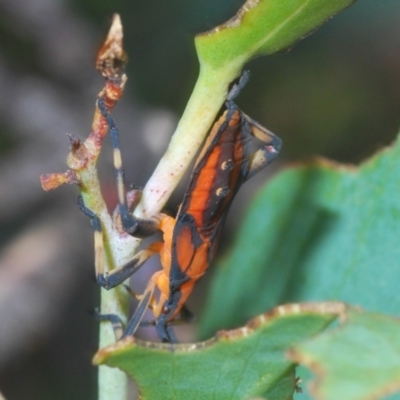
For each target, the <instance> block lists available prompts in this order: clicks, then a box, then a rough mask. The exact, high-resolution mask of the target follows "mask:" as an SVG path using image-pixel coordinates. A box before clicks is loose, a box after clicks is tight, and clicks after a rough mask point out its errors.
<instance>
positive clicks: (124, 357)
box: [94, 303, 346, 400]
mask: <svg viewBox="0 0 400 400" xmlns="http://www.w3.org/2000/svg"><path fill="white" fill-rule="evenodd" d="M345 312H346V308H345V306H344V305H343V304H341V303H320V304H313V303H309V304H293V305H287V306H280V307H277V308H275V309H273V310H271V311H270V312H269V313H267V314H263V315H261V316H260V317H257V318H255V319H253V320H252V321H250V322H249V323H248V324H247V325H246V326H245V327H243V328H240V329H237V330H234V331H222V332H220V333H219V334H218V335H217V336H216V337H215V338H213V339H210V340H208V341H206V342H201V343H196V344H176V345H167V344H161V343H151V342H143V341H139V340H135V339H134V338H132V337H129V338H127V339H125V340H123V341H120V342H118V343H117V344H115V345H113V346H109V347H107V348H104V349H102V350H100V351H99V352H98V354H97V355H96V357H95V360H94V362H95V363H96V364H106V365H108V366H111V367H118V368H120V369H122V370H124V371H125V372H126V373H127V374H129V375H131V376H132V378H133V379H134V380H135V382H136V384H137V386H138V388H139V391H140V394H141V398H142V399H144V400H153V399H154V400H164V399H165V400H167V399H168V400H170V399H177V400H179V399H182V400H191V399H197V400H198V399H201V400H208V399H210V400H211V399H218V400H228V399H229V400H243V399H248V398H251V397H252V398H254V397H257V396H259V397H260V396H268V397H267V398H268V399H269V400H289V399H291V398H292V395H293V392H294V390H295V386H296V381H295V375H294V363H293V362H291V361H290V360H288V358H287V357H285V353H286V351H287V350H288V349H289V348H290V347H291V346H293V345H294V344H296V343H298V342H300V341H301V340H304V339H306V338H309V337H310V336H313V335H315V334H316V333H318V332H320V331H322V330H324V329H325V328H326V326H327V325H329V324H330V323H331V322H332V321H333V320H334V319H335V318H336V317H337V316H338V315H341V316H343V314H345Z"/></svg>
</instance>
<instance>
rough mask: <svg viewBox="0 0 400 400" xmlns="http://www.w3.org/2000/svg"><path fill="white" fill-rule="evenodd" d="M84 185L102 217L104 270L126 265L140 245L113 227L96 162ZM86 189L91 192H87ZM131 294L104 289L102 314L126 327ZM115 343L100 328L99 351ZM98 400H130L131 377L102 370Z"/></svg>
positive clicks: (89, 200) (121, 289)
mask: <svg viewBox="0 0 400 400" xmlns="http://www.w3.org/2000/svg"><path fill="white" fill-rule="evenodd" d="M80 177H81V181H82V183H83V185H82V188H83V189H82V190H81V194H82V197H83V200H84V202H85V205H86V206H87V207H88V208H90V209H91V210H92V211H93V212H94V213H96V215H98V216H99V218H100V220H101V223H102V230H103V239H104V245H105V248H104V261H105V270H106V271H108V270H111V269H112V268H114V267H115V266H117V265H123V264H124V263H126V262H127V261H128V260H129V259H130V258H132V256H133V255H134V253H135V250H136V247H137V245H138V243H139V240H138V239H135V238H133V237H131V236H129V235H127V234H121V233H119V232H118V231H117V230H116V229H115V228H114V226H113V223H112V219H111V216H110V215H109V213H108V211H107V207H106V204H105V203H104V200H103V196H102V194H101V190H100V184H99V180H98V176H97V169H96V160H93V162H92V163H90V164H89V165H88V166H87V168H85V169H84V170H82V171H81V173H80ZM85 188H90V190H89V191H86V190H85ZM129 298H130V296H129V294H128V292H127V291H126V290H125V288H124V286H123V285H120V286H118V287H116V288H114V289H112V290H109V291H107V290H105V289H101V307H100V312H101V313H102V314H116V315H118V316H120V318H121V319H122V321H123V322H124V323H126V321H127V318H128V312H129ZM112 343H115V337H114V332H113V329H112V326H111V324H110V323H107V322H104V323H101V324H100V338H99V348H103V347H105V346H107V345H110V344H112ZM98 387H99V400H126V399H127V398H128V376H127V375H126V374H125V373H124V372H122V371H120V370H119V369H116V368H109V367H107V366H100V367H99V375H98Z"/></svg>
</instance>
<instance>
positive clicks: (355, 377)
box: [290, 310, 400, 400]
mask: <svg viewBox="0 0 400 400" xmlns="http://www.w3.org/2000/svg"><path fill="white" fill-rule="evenodd" d="M399 332H400V320H398V319H394V318H391V317H387V316H383V315H380V314H374V313H366V312H360V311H355V310H351V311H349V312H348V314H347V317H346V322H345V324H344V325H342V326H339V327H337V328H336V329H333V330H330V331H326V332H324V333H322V334H320V335H318V336H317V337H315V338H312V339H309V340H307V341H305V342H304V343H301V344H300V345H297V346H295V348H294V350H293V351H292V352H291V353H290V354H291V357H292V358H293V359H294V360H295V361H296V362H298V363H301V364H305V365H306V366H308V367H309V368H311V370H312V371H313V372H314V373H315V374H316V375H317V381H316V382H315V383H314V384H313V385H312V386H311V385H310V391H311V392H312V394H313V395H315V397H316V398H318V399H324V400H337V399H340V400H367V399H368V400H374V399H380V398H382V396H385V395H388V394H390V393H394V392H396V391H400V335H399Z"/></svg>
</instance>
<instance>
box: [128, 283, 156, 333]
mask: <svg viewBox="0 0 400 400" xmlns="http://www.w3.org/2000/svg"><path fill="white" fill-rule="evenodd" d="M155 286H156V285H155V283H154V281H153V280H152V279H151V280H150V283H149V284H148V285H147V288H146V290H145V291H144V293H143V295H142V296H140V298H141V300H140V302H139V304H138V306H137V308H136V310H135V313H134V314H133V315H132V318H131V319H130V320H129V322H128V324H127V326H126V329H125V331H124V333H123V334H122V336H121V339H122V338H125V337H127V336H133V335H134V333H135V332H136V330H137V328H138V327H139V326H140V323H141V321H142V319H143V317H144V314H145V312H146V311H147V309H148V307H149V306H150V303H151V302H152V300H153V294H154V289H155Z"/></svg>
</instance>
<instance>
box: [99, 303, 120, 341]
mask: <svg viewBox="0 0 400 400" xmlns="http://www.w3.org/2000/svg"><path fill="white" fill-rule="evenodd" d="M94 312H95V317H96V319H97V320H99V321H110V322H111V325H112V328H113V331H114V336H115V340H119V339H121V337H122V333H123V331H124V328H123V323H122V321H121V318H120V317H119V316H118V315H116V314H100V311H99V309H97V308H96V309H95V311H94Z"/></svg>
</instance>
